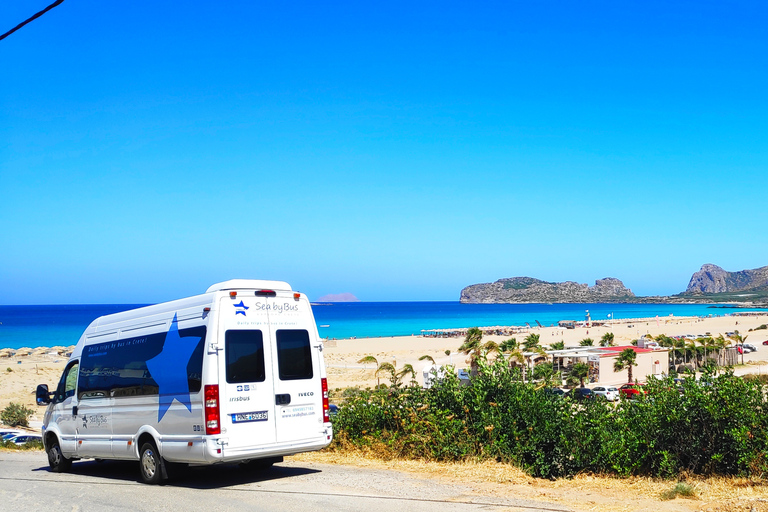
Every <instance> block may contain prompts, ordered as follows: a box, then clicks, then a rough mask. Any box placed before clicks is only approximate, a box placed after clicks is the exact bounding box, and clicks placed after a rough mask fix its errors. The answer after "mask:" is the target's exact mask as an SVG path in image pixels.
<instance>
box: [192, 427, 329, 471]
mask: <svg viewBox="0 0 768 512" xmlns="http://www.w3.org/2000/svg"><path fill="white" fill-rule="evenodd" d="M332 439H333V428H332V427H331V426H330V424H329V425H327V426H326V428H325V429H324V432H323V433H321V434H320V435H319V436H316V437H313V438H309V439H302V440H299V441H293V442H290V443H273V444H269V445H263V446H230V445H229V444H228V440H227V438H226V437H217V438H212V439H207V440H206V443H205V454H204V456H205V461H206V462H208V463H210V464H216V463H220V462H243V461H248V460H254V459H261V458H264V457H277V456H285V455H293V454H296V453H302V452H311V451H315V450H322V449H323V448H325V447H326V446H328V445H329V444H331V440H332Z"/></svg>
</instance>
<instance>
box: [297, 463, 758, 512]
mask: <svg viewBox="0 0 768 512" xmlns="http://www.w3.org/2000/svg"><path fill="white" fill-rule="evenodd" d="M291 459H292V460H306V461H314V462H323V463H329V464H345V465H352V466H359V467H366V468H376V469H387V470H391V471H403V472H406V473H409V474H411V475H418V476H419V477H421V478H424V479H425V480H430V479H435V480H440V481H441V482H442V483H445V482H456V483H457V484H458V483H461V484H462V485H470V486H471V487H472V488H473V489H474V491H475V492H476V493H477V494H478V496H514V497H516V498H530V499H537V500H543V501H548V502H551V503H556V504H558V505H563V506H567V507H569V508H572V509H574V510H577V511H585V512H586V511H594V510H598V511H606V512H629V511H648V512H673V511H681V512H696V511H702V512H736V511H739V512H741V511H744V512H766V511H768V481H766V480H749V479H744V478H708V479H707V478H690V479H687V480H686V482H685V483H687V484H689V485H690V486H691V487H692V489H693V496H691V497H676V498H674V499H668V498H667V497H665V496H664V495H665V493H668V492H669V491H670V490H672V489H673V488H674V487H675V486H676V485H677V482H674V481H669V480H654V479H650V478H612V477H601V476H595V475H586V474H585V475H579V476H577V477H575V478H573V479H559V480H553V481H551V480H543V479H539V478H532V477H530V476H528V475H526V474H525V473H523V472H522V471H521V470H519V469H517V468H515V467H512V466H510V465H508V464H500V463H497V462H492V461H486V462H481V463H473V462H465V463H451V464H446V463H436V462H424V461H410V460H390V461H384V460H380V459H375V458H371V457H366V456H364V455H362V454H356V453H336V452H314V453H305V454H300V455H295V456H293V457H291Z"/></svg>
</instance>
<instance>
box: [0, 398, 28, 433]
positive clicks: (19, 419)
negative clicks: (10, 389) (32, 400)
mask: <svg viewBox="0 0 768 512" xmlns="http://www.w3.org/2000/svg"><path fill="white" fill-rule="evenodd" d="M34 412H35V411H33V410H32V409H28V408H26V407H24V406H23V405H21V404H17V403H15V402H11V403H10V404H8V407H6V408H5V409H3V412H2V413H0V421H2V422H3V423H5V424H6V425H8V426H11V427H28V426H29V417H30V416H32V413H34Z"/></svg>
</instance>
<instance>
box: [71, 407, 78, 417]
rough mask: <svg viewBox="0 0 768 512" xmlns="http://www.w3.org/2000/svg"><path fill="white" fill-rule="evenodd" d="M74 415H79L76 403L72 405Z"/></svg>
mask: <svg viewBox="0 0 768 512" xmlns="http://www.w3.org/2000/svg"><path fill="white" fill-rule="evenodd" d="M72 416H77V406H76V405H73V406H72Z"/></svg>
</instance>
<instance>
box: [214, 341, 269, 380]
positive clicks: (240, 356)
mask: <svg viewBox="0 0 768 512" xmlns="http://www.w3.org/2000/svg"><path fill="white" fill-rule="evenodd" d="M224 351H225V352H226V359H227V382H228V383H230V384H237V383H240V382H264V380H265V372H264V336H263V335H262V333H261V331H259V330H253V329H249V330H230V331H227V332H226V334H225V337H224Z"/></svg>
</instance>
